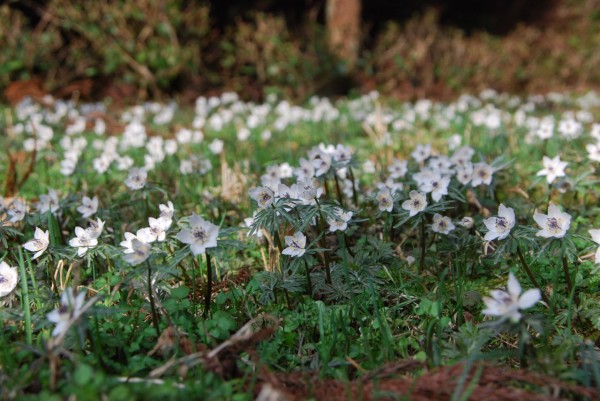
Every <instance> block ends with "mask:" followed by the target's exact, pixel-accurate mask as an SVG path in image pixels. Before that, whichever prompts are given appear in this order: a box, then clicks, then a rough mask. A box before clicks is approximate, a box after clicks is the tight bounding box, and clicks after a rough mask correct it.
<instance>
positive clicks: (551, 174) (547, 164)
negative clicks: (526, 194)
mask: <svg viewBox="0 0 600 401" xmlns="http://www.w3.org/2000/svg"><path fill="white" fill-rule="evenodd" d="M542 163H543V165H544V168H543V169H541V170H540V171H538V173H537V175H538V177H539V176H546V181H547V182H548V184H551V183H552V182H553V181H554V180H555V179H556V177H564V176H565V168H566V167H567V164H568V163H567V162H563V161H561V160H560V156H556V157H553V158H552V159H551V158H549V157H547V156H544V158H543V160H542Z"/></svg>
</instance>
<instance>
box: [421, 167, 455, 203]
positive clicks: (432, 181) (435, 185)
mask: <svg viewBox="0 0 600 401" xmlns="http://www.w3.org/2000/svg"><path fill="white" fill-rule="evenodd" d="M448 184H450V177H442V176H440V175H439V174H432V175H431V177H429V178H428V179H425V180H424V181H423V183H422V184H421V185H419V190H421V191H422V192H425V193H429V192H431V199H433V200H434V201H435V202H439V200H440V199H442V196H444V195H448Z"/></svg>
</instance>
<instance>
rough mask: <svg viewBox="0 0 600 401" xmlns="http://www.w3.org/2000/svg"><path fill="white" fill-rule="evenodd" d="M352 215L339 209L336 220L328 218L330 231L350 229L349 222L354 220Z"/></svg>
mask: <svg viewBox="0 0 600 401" xmlns="http://www.w3.org/2000/svg"><path fill="white" fill-rule="evenodd" d="M352 214H353V213H352V212H344V211H343V210H341V209H337V210H336V212H335V216H336V217H335V218H327V223H329V231H330V232H335V231H337V230H340V231H345V230H346V228H348V222H349V221H350V219H351V218H352Z"/></svg>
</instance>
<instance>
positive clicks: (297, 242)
mask: <svg viewBox="0 0 600 401" xmlns="http://www.w3.org/2000/svg"><path fill="white" fill-rule="evenodd" d="M285 244H286V245H287V246H288V247H287V248H285V249H284V250H283V251H282V252H281V253H282V254H283V255H289V256H291V257H294V256H302V255H304V252H305V249H304V247H305V246H306V236H305V235H304V234H302V233H301V232H300V231H297V232H296V233H294V236H289V235H286V236H285Z"/></svg>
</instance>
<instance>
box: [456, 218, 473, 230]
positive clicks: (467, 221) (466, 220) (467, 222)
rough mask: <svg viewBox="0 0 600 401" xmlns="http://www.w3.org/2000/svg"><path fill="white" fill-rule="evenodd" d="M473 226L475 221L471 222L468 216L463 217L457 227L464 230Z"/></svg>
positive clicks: (471, 219)
mask: <svg viewBox="0 0 600 401" xmlns="http://www.w3.org/2000/svg"><path fill="white" fill-rule="evenodd" d="M474 224H475V221H474V220H473V218H472V217H469V216H465V217H463V218H462V219H461V220H460V221H459V222H458V225H460V226H462V227H464V228H471V227H473V225H474Z"/></svg>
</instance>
